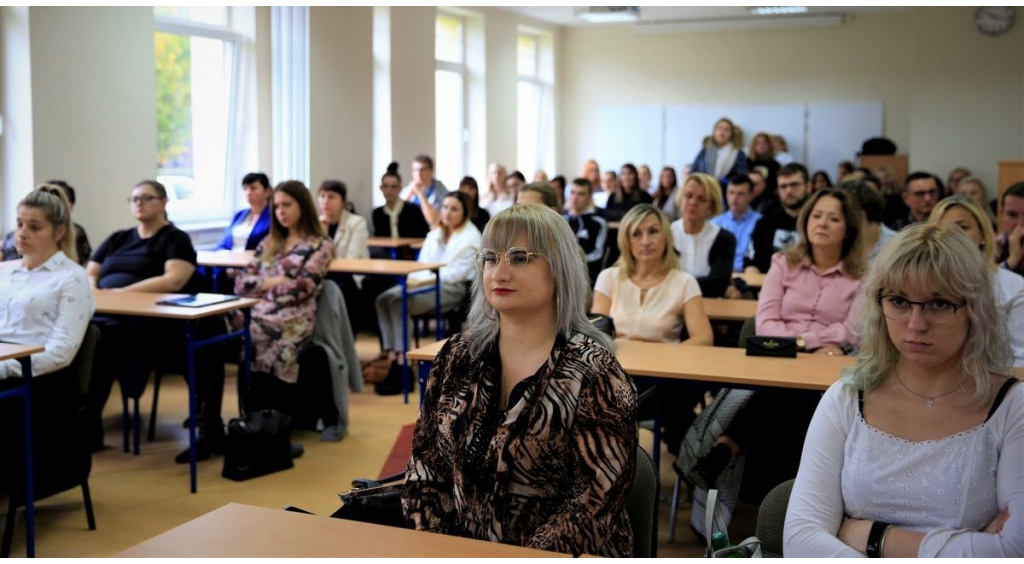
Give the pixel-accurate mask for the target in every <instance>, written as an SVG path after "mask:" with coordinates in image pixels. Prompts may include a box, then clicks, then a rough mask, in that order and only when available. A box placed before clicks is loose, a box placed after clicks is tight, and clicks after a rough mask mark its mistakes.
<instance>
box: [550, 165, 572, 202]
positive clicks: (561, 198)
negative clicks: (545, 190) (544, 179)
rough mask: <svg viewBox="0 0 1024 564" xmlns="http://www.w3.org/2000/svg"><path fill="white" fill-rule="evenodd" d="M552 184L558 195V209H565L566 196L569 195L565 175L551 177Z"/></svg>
mask: <svg viewBox="0 0 1024 564" xmlns="http://www.w3.org/2000/svg"><path fill="white" fill-rule="evenodd" d="M550 184H551V187H552V188H554V190H555V194H557V195H558V209H560V210H564V209H565V200H566V196H568V192H566V190H565V177H564V176H562V175H561V174H559V175H558V176H556V177H554V178H552V179H551V182H550Z"/></svg>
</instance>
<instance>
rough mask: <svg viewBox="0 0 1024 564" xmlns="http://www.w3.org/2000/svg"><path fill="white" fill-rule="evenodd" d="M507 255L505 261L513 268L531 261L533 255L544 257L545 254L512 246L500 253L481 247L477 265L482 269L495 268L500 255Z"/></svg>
mask: <svg viewBox="0 0 1024 564" xmlns="http://www.w3.org/2000/svg"><path fill="white" fill-rule="evenodd" d="M502 254H503V255H505V262H507V263H508V265H509V266H511V267H512V268H516V269H519V268H523V267H524V266H526V265H527V264H529V263H530V259H531V258H533V257H542V256H544V255H542V254H540V253H531V252H530V251H527V250H526V249H523V248H520V247H512V248H511V249H509V250H507V251H505V252H504V253H499V252H497V251H493V250H491V249H481V251H480V252H479V253H477V254H476V266H477V268H479V269H480V270H485V271H486V270H494V267H496V266H497V265H498V255H502Z"/></svg>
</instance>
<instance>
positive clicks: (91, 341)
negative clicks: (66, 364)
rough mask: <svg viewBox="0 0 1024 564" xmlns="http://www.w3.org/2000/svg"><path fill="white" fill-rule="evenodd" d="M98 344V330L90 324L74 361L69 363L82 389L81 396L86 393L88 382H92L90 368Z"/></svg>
mask: <svg viewBox="0 0 1024 564" xmlns="http://www.w3.org/2000/svg"><path fill="white" fill-rule="evenodd" d="M99 342H100V329H99V327H96V326H95V325H93V324H92V323H90V324H89V327H88V328H87V329H86V330H85V337H83V338H82V344H81V346H79V347H78V353H77V354H76V355H75V359H74V360H72V361H71V366H73V367H74V373H75V375H77V376H78V384H79V385H80V386H81V388H82V394H86V393H88V390H89V381H90V380H92V368H93V362H94V361H95V358H96V347H97V346H98V345H99Z"/></svg>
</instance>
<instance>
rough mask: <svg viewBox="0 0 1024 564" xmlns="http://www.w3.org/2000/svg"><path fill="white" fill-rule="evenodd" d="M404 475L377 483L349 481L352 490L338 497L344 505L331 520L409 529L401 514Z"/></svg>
mask: <svg viewBox="0 0 1024 564" xmlns="http://www.w3.org/2000/svg"><path fill="white" fill-rule="evenodd" d="M403 485H405V472H402V473H399V474H395V475H394V476H388V477H386V478H381V479H380V480H379V481H378V480H368V479H366V478H358V479H355V480H352V489H351V490H349V491H347V492H345V493H340V494H338V497H340V498H341V502H342V503H343V504H344V505H342V506H341V508H339V509H338V510H337V511H335V512H334V513H333V514H332V515H331V517H334V518H337V519H348V520H351V521H362V522H364V523H374V524H376V525H388V526H391V527H402V528H408V525H407V524H406V520H405V513H404V512H403V511H402V486H403Z"/></svg>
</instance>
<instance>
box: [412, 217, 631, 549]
mask: <svg viewBox="0 0 1024 564" xmlns="http://www.w3.org/2000/svg"><path fill="white" fill-rule="evenodd" d="M483 246H484V248H483V249H482V250H481V251H480V253H479V255H478V256H477V265H478V267H477V270H476V273H475V279H474V283H473V298H472V301H473V305H472V308H471V310H470V314H469V328H468V329H467V330H466V331H465V332H464V333H462V334H459V335H456V336H454V337H452V338H451V339H449V340H448V342H447V343H445V345H444V347H442V349H441V351H440V352H439V353H438V355H437V357H436V358H435V359H434V363H433V367H432V369H431V372H430V378H429V379H428V380H427V386H426V390H424V403H423V409H422V410H421V411H420V417H419V420H418V421H417V422H416V430H415V432H414V435H413V449H412V458H411V459H410V460H409V464H408V469H407V471H406V482H405V487H404V490H403V491H402V506H403V509H404V511H405V515H406V517H407V518H408V519H410V520H411V521H412V522H413V524H414V525H415V528H416V529H418V530H425V531H431V532H436V533H443V534H450V535H456V536H463V537H470V538H475V539H481V540H489V541H492V542H500V543H505V544H513V545H519V546H526V547H530V548H537V549H542V550H551V551H555V552H562V553H568V554H572V555H574V556H579V555H581V554H592V555H595V556H606V557H631V556H632V555H633V553H632V550H633V535H632V530H631V528H630V524H629V519H628V517H627V514H626V508H625V502H626V495H627V492H628V491H629V488H630V485H631V483H632V480H633V474H634V468H635V463H636V460H635V458H636V448H637V447H636V445H637V426H636V419H635V409H636V394H635V389H634V387H633V384H632V382H631V381H630V379H629V377H628V376H627V375H626V373H625V372H624V371H623V369H622V367H621V366H620V365H619V363H618V361H617V360H616V359H615V355H614V352H613V351H614V349H613V347H614V345H613V343H612V341H611V340H610V339H609V338H608V336H606V335H604V334H603V333H601V332H600V331H598V330H597V329H595V328H594V325H593V324H592V323H591V322H590V321H589V320H588V319H587V316H586V302H587V293H588V289H589V287H588V286H589V285H588V277H587V270H586V264H585V263H584V261H583V259H582V258H581V256H580V250H579V245H578V243H577V242H576V237H575V235H573V232H572V230H571V229H570V228H569V225H568V224H567V223H566V221H565V220H564V219H563V218H562V217H561V216H560V215H558V213H557V212H554V211H552V210H551V209H549V208H547V207H545V206H542V205H537V204H529V205H518V206H513V207H511V208H509V209H507V210H505V211H503V212H501V213H499V214H497V215H496V216H494V217H493V218H491V221H490V223H488V224H487V228H486V229H485V230H484V236H483Z"/></svg>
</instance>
